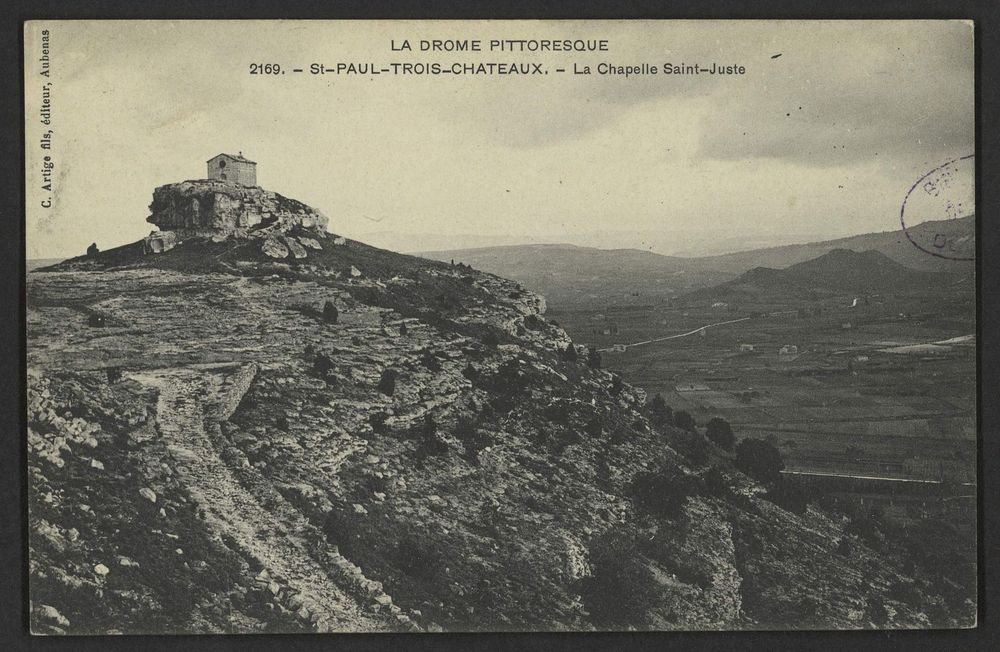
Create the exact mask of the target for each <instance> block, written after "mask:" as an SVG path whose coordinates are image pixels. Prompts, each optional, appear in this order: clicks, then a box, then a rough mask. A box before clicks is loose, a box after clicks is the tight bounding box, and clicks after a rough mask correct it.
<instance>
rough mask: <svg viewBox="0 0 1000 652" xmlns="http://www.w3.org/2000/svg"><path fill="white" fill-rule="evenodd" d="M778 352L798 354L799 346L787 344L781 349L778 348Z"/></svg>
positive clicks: (780, 353) (781, 353)
mask: <svg viewBox="0 0 1000 652" xmlns="http://www.w3.org/2000/svg"><path fill="white" fill-rule="evenodd" d="M778 354H779V355H798V354H799V347H797V346H795V345H794V344H786V345H785V346H783V347H781V349H779V350H778Z"/></svg>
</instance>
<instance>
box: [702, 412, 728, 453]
mask: <svg viewBox="0 0 1000 652" xmlns="http://www.w3.org/2000/svg"><path fill="white" fill-rule="evenodd" d="M705 436H706V437H708V438H709V439H711V440H712V441H714V442H715V443H716V444H718V445H719V446H720V447H722V448H723V449H725V450H727V451H731V450H733V444H735V443H736V437H735V436H734V435H733V429H732V427H731V426H730V425H729V422H728V421H726V420H725V419H723V418H722V417H712V418H711V419H709V421H708V424H707V425H706V426H705Z"/></svg>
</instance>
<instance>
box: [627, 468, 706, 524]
mask: <svg viewBox="0 0 1000 652" xmlns="http://www.w3.org/2000/svg"><path fill="white" fill-rule="evenodd" d="M698 490H699V482H698V479H697V478H696V477H694V476H690V475H687V474H685V473H683V472H682V471H680V470H674V469H661V470H660V471H657V472H654V473H641V474H639V475H636V476H635V478H634V479H633V480H632V483H631V484H630V485H629V487H628V495H629V497H630V498H631V499H632V502H633V503H634V504H635V506H636V507H637V508H638V509H640V510H642V511H644V512H647V513H650V514H656V515H659V516H667V517H669V518H675V517H677V516H679V515H680V514H681V512H682V511H683V509H684V504H685V503H686V502H687V499H688V497H689V496H692V495H695V494H697V493H698Z"/></svg>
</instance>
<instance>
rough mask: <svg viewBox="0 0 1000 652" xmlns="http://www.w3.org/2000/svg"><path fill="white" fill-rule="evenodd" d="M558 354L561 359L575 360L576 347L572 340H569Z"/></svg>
mask: <svg viewBox="0 0 1000 652" xmlns="http://www.w3.org/2000/svg"><path fill="white" fill-rule="evenodd" d="M560 355H561V357H562V359H563V360H567V361H569V362H576V360H577V354H576V347H575V346H573V343H572V342H570V343H569V344H567V345H566V348H565V349H563V350H562V351H561V352H560Z"/></svg>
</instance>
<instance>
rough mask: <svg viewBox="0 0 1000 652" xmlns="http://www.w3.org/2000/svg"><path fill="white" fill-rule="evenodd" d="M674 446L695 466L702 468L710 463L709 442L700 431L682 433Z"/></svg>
mask: <svg viewBox="0 0 1000 652" xmlns="http://www.w3.org/2000/svg"><path fill="white" fill-rule="evenodd" d="M673 445H674V448H675V449H676V450H677V452H678V453H680V454H681V455H683V456H684V457H685V458H686V459H687V461H688V462H690V463H691V464H693V465H695V466H701V465H702V464H705V463H706V462H708V442H707V441H706V440H705V437H703V436H702V434H701V433H699V432H698V431H685V432H683V433H681V434H680V436H679V437H678V438H677V439H676V440H675V441H674V442H673Z"/></svg>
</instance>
